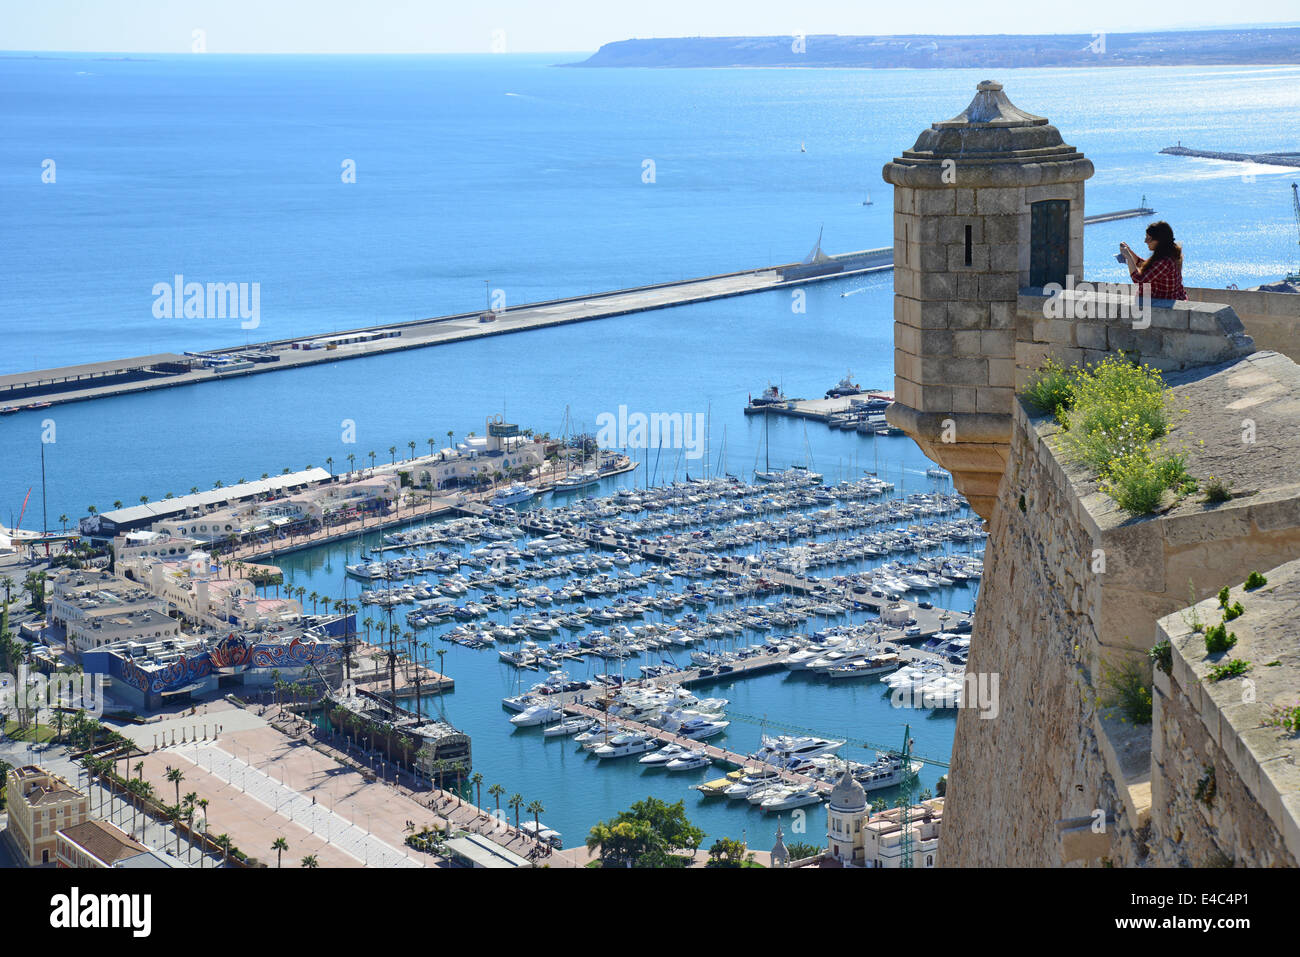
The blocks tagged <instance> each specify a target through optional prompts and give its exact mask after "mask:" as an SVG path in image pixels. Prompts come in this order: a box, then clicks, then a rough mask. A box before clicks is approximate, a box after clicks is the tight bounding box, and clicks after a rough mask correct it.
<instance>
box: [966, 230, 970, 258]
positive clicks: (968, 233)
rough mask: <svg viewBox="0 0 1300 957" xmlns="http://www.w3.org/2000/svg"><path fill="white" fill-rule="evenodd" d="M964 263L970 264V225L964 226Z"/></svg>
mask: <svg viewBox="0 0 1300 957" xmlns="http://www.w3.org/2000/svg"><path fill="white" fill-rule="evenodd" d="M966 265H967V266H969V265H970V225H969V224H968V225H967V226H966Z"/></svg>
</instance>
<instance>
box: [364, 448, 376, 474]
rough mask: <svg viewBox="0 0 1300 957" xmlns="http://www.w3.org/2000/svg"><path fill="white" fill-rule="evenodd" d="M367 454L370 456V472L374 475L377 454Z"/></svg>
mask: <svg viewBox="0 0 1300 957" xmlns="http://www.w3.org/2000/svg"><path fill="white" fill-rule="evenodd" d="M366 454H367V455H369V456H370V471H371V473H372V474H373V473H374V471H375V453H374V452H367V453H366Z"/></svg>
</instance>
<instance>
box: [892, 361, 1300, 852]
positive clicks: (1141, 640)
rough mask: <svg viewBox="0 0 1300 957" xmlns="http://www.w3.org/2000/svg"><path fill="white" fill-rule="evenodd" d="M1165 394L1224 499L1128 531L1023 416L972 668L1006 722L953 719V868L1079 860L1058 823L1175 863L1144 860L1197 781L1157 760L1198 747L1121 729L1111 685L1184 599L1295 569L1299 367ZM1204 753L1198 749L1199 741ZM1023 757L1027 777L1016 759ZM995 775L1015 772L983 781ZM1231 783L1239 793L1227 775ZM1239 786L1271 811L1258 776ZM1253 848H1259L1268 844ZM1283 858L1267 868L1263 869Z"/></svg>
mask: <svg viewBox="0 0 1300 957" xmlns="http://www.w3.org/2000/svg"><path fill="white" fill-rule="evenodd" d="M1169 384H1170V386H1171V389H1172V392H1173V398H1172V403H1171V407H1172V408H1173V409H1174V410H1176V411H1175V414H1174V416H1175V417H1174V428H1173V430H1172V431H1171V433H1170V436H1169V442H1170V443H1171V445H1172V446H1173V447H1175V448H1178V449H1180V450H1185V451H1186V455H1187V463H1188V468H1189V470H1190V471H1191V473H1192V474H1193V475H1194V476H1196V477H1198V478H1204V477H1206V476H1207V475H1209V474H1213V475H1215V476H1216V477H1220V478H1222V479H1223V480H1224V481H1227V482H1231V483H1232V489H1233V491H1234V493H1235V494H1234V497H1233V498H1232V499H1230V500H1229V501H1227V502H1224V503H1220V504H1206V503H1204V502H1202V501H1200V500H1199V497H1188V498H1185V499H1183V500H1182V501H1181V502H1179V503H1177V504H1176V505H1172V506H1170V507H1168V508H1166V509H1165V510H1164V511H1162V512H1159V513H1157V514H1155V515H1152V516H1147V517H1142V518H1131V517H1129V516H1127V515H1126V514H1124V513H1123V512H1121V511H1120V510H1119V509H1118V508H1117V507H1116V506H1115V505H1114V503H1113V502H1112V501H1111V500H1110V498H1109V497H1107V496H1106V495H1104V494H1102V493H1101V492H1100V491H1099V490H1098V488H1097V483H1096V480H1095V477H1094V476H1092V475H1090V474H1089V473H1088V472H1087V471H1086V470H1084V469H1083V468H1081V467H1080V466H1078V465H1076V464H1074V463H1072V462H1070V461H1069V459H1068V457H1067V456H1066V455H1064V453H1063V452H1062V450H1061V445H1060V441H1059V436H1060V427H1059V426H1058V425H1057V424H1056V423H1055V422H1053V421H1052V420H1051V419H1050V418H1047V417H1045V416H1033V415H1031V414H1030V411H1029V409H1027V408H1026V407H1025V405H1024V404H1023V403H1021V402H1019V401H1017V402H1015V403H1014V405H1013V412H1012V415H1011V416H1010V419H1011V427H1010V433H1011V434H1010V447H1009V457H1008V463H1007V468H1006V472H1005V475H1004V478H1003V480H1002V483H1001V485H1000V487H999V490H998V493H997V494H998V498H997V507H996V508H995V509H994V510H993V513H992V514H993V518H992V522H991V527H990V536H989V541H988V545H987V548H986V568H985V574H984V585H983V588H982V589H981V592H980V596H979V602H978V605H977V608H976V614H975V625H974V629H973V633H972V639H971V654H970V660H969V662H968V665H967V668H968V670H969V671H974V672H977V673H994V674H999V675H1000V676H1001V678H1000V683H1001V709H1000V712H999V714H998V716H997V717H996V718H994V719H991V720H985V719H981V718H980V716H979V714H978V713H977V712H975V711H962V712H961V713H960V714H959V716H958V724H957V737H956V742H955V744H954V751H953V761H952V775H951V781H950V786H949V791H948V795H949V810H948V815H947V819H946V821H945V825H944V827H945V835H944V839H943V843H942V844H941V846H940V862H941V863H942V864H965V865H972V864H989V863H1000V864H1037V865H1045V864H1063V863H1066V862H1067V860H1068V859H1069V857H1070V855H1078V854H1079V853H1081V852H1080V849H1079V847H1076V846H1075V845H1074V844H1069V843H1068V842H1064V839H1063V837H1062V833H1063V832H1061V831H1060V826H1059V822H1061V821H1063V820H1064V821H1069V820H1072V819H1075V818H1079V817H1083V816H1087V815H1088V814H1091V813H1095V812H1096V811H1098V810H1100V811H1101V812H1103V813H1104V814H1105V815H1107V816H1113V817H1114V820H1115V825H1114V828H1113V830H1112V831H1111V832H1110V839H1109V841H1108V842H1107V843H1106V844H1105V846H1106V848H1107V853H1106V854H1105V857H1106V858H1107V859H1109V860H1110V861H1112V862H1114V863H1118V864H1122V865H1138V864H1145V863H1172V862H1175V861H1174V860H1173V859H1172V858H1168V857H1166V858H1159V857H1157V858H1154V859H1150V860H1149V859H1148V840H1149V838H1148V830H1149V829H1148V825H1149V824H1151V822H1152V821H1155V820H1156V819H1157V818H1158V817H1159V815H1160V813H1161V802H1162V801H1167V800H1168V794H1169V793H1170V791H1172V790H1178V789H1185V785H1186V781H1184V780H1182V779H1181V778H1179V780H1178V783H1171V782H1172V781H1173V780H1174V777H1176V776H1177V775H1183V776H1184V777H1185V774H1184V773H1183V771H1178V772H1177V774H1174V772H1170V774H1167V775H1165V778H1166V780H1165V781H1164V783H1161V780H1160V774H1159V773H1156V772H1154V771H1153V765H1152V763H1151V762H1152V758H1153V755H1154V754H1155V753H1156V752H1158V750H1159V748H1160V747H1161V742H1162V741H1169V740H1177V741H1179V742H1183V741H1190V740H1193V738H1194V736H1190V732H1186V731H1183V732H1174V731H1170V732H1168V734H1165V733H1163V732H1161V733H1159V734H1157V735H1156V736H1155V737H1154V738H1153V737H1152V735H1151V733H1150V729H1149V728H1148V729H1147V730H1146V731H1141V730H1140V729H1137V728H1134V727H1133V726H1132V725H1131V724H1129V725H1125V724H1124V723H1123V722H1120V721H1119V720H1118V719H1117V718H1116V717H1115V716H1114V715H1113V714H1112V713H1107V712H1106V710H1105V709H1103V708H1102V707H1100V704H1099V702H1100V701H1101V699H1103V698H1104V697H1105V695H1106V694H1107V692H1106V685H1107V679H1106V677H1105V676H1106V674H1107V672H1108V671H1109V670H1110V669H1113V668H1116V667H1121V666H1123V664H1124V662H1125V661H1129V662H1139V663H1140V662H1144V661H1145V660H1146V653H1147V651H1149V649H1150V648H1151V647H1152V646H1153V645H1154V644H1155V642H1156V640H1157V637H1158V632H1157V622H1158V621H1159V620H1160V619H1162V618H1166V617H1167V616H1169V615H1171V614H1173V613H1176V612H1177V611H1178V610H1179V609H1182V608H1184V607H1185V606H1186V605H1187V604H1188V599H1189V593H1190V597H1191V598H1192V599H1193V600H1201V599H1204V598H1206V597H1208V596H1210V595H1213V594H1215V593H1216V592H1217V591H1218V590H1219V589H1220V588H1221V587H1222V586H1223V585H1224V584H1226V583H1228V582H1233V581H1241V580H1242V579H1244V577H1245V575H1246V574H1247V572H1249V571H1250V570H1252V569H1256V568H1271V567H1274V566H1276V565H1279V564H1281V563H1283V562H1286V561H1288V560H1292V559H1294V558H1295V557H1296V556H1297V555H1300V481H1297V476H1296V474H1295V464H1294V463H1296V462H1297V461H1300V433H1298V432H1297V430H1296V429H1295V428H1294V426H1293V423H1294V416H1295V415H1296V414H1297V412H1298V411H1300V368H1297V367H1296V366H1295V364H1294V363H1292V362H1291V361H1290V360H1288V359H1287V358H1286V357H1284V356H1281V355H1278V354H1276V353H1257V354H1254V355H1251V356H1249V357H1247V358H1245V359H1239V360H1237V361H1235V362H1231V363H1225V364H1222V365H1220V366H1217V367H1209V368H1198V369H1194V370H1190V371H1187V372H1183V373H1180V374H1177V375H1172V376H1170V379H1169ZM1245 415H1249V416H1251V419H1250V423H1251V427H1252V428H1253V432H1252V435H1253V437H1254V438H1255V439H1256V441H1255V442H1254V443H1253V444H1249V445H1243V443H1242V442H1241V435H1240V431H1239V430H1240V427H1241V423H1242V417H1243V416H1245ZM934 424H935V423H934V421H933V419H932V418H919V419H918V420H917V421H916V423H914V425H915V426H916V427H918V428H921V429H928V428H932V427H933V425H934ZM1202 442H1204V444H1201V443H1202ZM1243 603H1246V604H1249V603H1248V602H1245V601H1243ZM1203 617H1204V616H1203ZM1263 617H1264V616H1263V615H1261V616H1260V618H1261V619H1262V618H1263ZM1162 627H1167V622H1166V623H1162ZM1295 647H1296V646H1295V644H1294V639H1292V652H1291V661H1293V662H1295V663H1296V664H1297V666H1300V659H1296V652H1295ZM1177 678H1178V672H1177V671H1175V679H1177ZM1157 684H1158V685H1159V682H1157ZM1291 687H1292V688H1294V687H1296V684H1295V682H1294V681H1293V682H1292V684H1291ZM1184 697H1186V696H1184ZM1170 707H1171V708H1174V707H1177V703H1176V702H1175V704H1173V705H1171V706H1170ZM1171 713H1172V712H1171ZM1160 720H1161V719H1160V718H1159V717H1157V719H1156V721H1157V725H1156V727H1157V729H1159V728H1160V724H1159V722H1160ZM1179 733H1181V734H1182V735H1183V737H1178V734H1179ZM1246 733H1247V732H1246V731H1243V734H1246ZM1195 742H1196V747H1199V746H1200V742H1201V739H1200V738H1195ZM1179 747H1180V748H1182V747H1187V745H1186V744H1179ZM1196 747H1193V748H1192V753H1193V754H1195V753H1199V752H1198V751H1197V750H1196ZM1013 753H1014V754H1016V756H1017V758H1016V762H1015V771H1014V773H1012V772H1010V771H1007V770H1006V768H1007V762H1006V761H1005V755H1007V754H1013ZM999 756H1002V757H1001V758H1000V757H999ZM1187 760H1188V761H1191V758H1188V759H1187ZM995 765H996V766H998V767H1000V768H1002V769H1004V770H1003V771H1002V772H1001V773H999V774H997V775H988V774H984V773H982V772H981V771H980V769H981V768H983V769H987V768H988V767H992V766H995ZM1220 773H1222V774H1223V775H1224V777H1223V779H1222V780H1225V781H1231V780H1232V778H1231V775H1230V774H1229V773H1228V772H1227V770H1225V771H1223V772H1220ZM1232 773H1235V774H1238V776H1239V777H1240V778H1241V780H1242V781H1243V782H1244V784H1243V787H1244V788H1246V789H1247V791H1249V794H1251V795H1254V798H1253V800H1254V801H1255V803H1257V804H1261V805H1262V804H1263V803H1264V801H1265V797H1264V796H1262V795H1263V792H1261V791H1258V790H1254V789H1253V786H1252V785H1251V784H1250V781H1251V780H1252V779H1251V778H1250V776H1249V774H1246V773H1244V772H1239V771H1233V772H1232ZM1162 788H1164V790H1163V791H1162ZM1193 790H1194V788H1193ZM1179 793H1182V790H1179ZM1242 793H1246V792H1245V791H1243V792H1242ZM1292 793H1294V792H1292ZM1244 800H1245V799H1243V801H1244ZM1249 807H1250V805H1249V802H1246V803H1242V804H1241V806H1240V807H1239V808H1238V809H1237V810H1234V811H1233V812H1232V813H1233V815H1234V820H1237V821H1239V822H1241V823H1240V824H1239V827H1240V828H1241V829H1242V832H1243V833H1251V834H1255V833H1259V827H1257V822H1256V823H1251V822H1254V821H1255V818H1254V817H1251V816H1250V815H1251V814H1254V813H1255V812H1254V811H1250V810H1249ZM1184 829H1185V827H1184ZM1067 830H1068V829H1067ZM1234 840H1235V839H1234ZM1242 840H1243V841H1245V844H1246V845H1249V846H1252V847H1256V848H1257V849H1258V847H1259V846H1261V845H1259V841H1258V839H1256V838H1249V839H1246V838H1243V839H1242ZM1251 842H1254V843H1253V844H1252V843H1251ZM1076 843H1077V842H1076ZM1094 843H1097V844H1098V845H1099V846H1100V842H1094ZM1088 846H1089V847H1092V846H1093V844H1092V843H1089V844H1088ZM1243 846H1245V845H1243ZM1206 853H1208V851H1207V852H1206ZM1251 853H1252V854H1254V853H1255V852H1254V851H1252V852H1251ZM1202 856H1204V855H1202ZM1077 859H1078V860H1082V858H1077ZM1282 860H1284V858H1283V857H1281V856H1275V857H1274V858H1270V857H1269V856H1268V855H1267V854H1265V853H1262V852H1260V854H1259V855H1257V856H1255V857H1253V858H1252V861H1254V862H1261V861H1263V862H1271V861H1282ZM1093 863H1096V861H1094V862H1093Z"/></svg>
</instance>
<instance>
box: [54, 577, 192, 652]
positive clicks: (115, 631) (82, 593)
mask: <svg viewBox="0 0 1300 957" xmlns="http://www.w3.org/2000/svg"><path fill="white" fill-rule="evenodd" d="M49 601H50V603H49V609H48V618H49V621H50V624H51V625H52V626H53V627H54V628H55V629H57V630H61V631H62V632H63V636H64V637H65V639H66V642H67V646H68V650H69V651H70V652H72V653H73V654H74V655H80V654H82V653H83V652H85V651H87V650H88V649H91V648H98V647H101V646H102V645H106V644H109V643H111V642H115V641H122V640H127V639H136V638H138V639H143V640H160V639H163V638H170V637H175V636H176V635H178V634H179V633H180V623H179V622H177V621H176V620H175V619H173V618H170V617H168V615H167V602H166V600H164V599H162V598H160V597H158V596H157V595H154V594H152V593H150V592H149V590H148V589H146V588H143V587H141V586H140V585H137V584H134V583H132V582H129V581H125V580H123V579H121V578H117V577H116V576H114V575H110V574H109V573H108V572H100V571H81V570H78V571H67V572H64V573H63V574H61V575H58V576H56V577H55V578H54V579H53V584H52V587H51V589H50V600H49Z"/></svg>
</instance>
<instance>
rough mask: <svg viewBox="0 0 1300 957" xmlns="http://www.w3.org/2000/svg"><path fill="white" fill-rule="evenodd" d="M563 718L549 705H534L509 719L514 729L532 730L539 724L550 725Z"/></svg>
mask: <svg viewBox="0 0 1300 957" xmlns="http://www.w3.org/2000/svg"><path fill="white" fill-rule="evenodd" d="M563 717H564V712H563V711H561V710H560V709H559V708H557V707H554V706H552V705H549V704H535V705H532V706H531V707H529V708H525V709H524V710H523V711H521V712H519V714H517V715H515V716H514V717H513V718H511V719H510V723H511V724H513V725H514V726H515V727H516V728H532V727H536V726H537V725H539V724H550V723H551V722H552V721H559V720H561V719H562V718H563Z"/></svg>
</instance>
